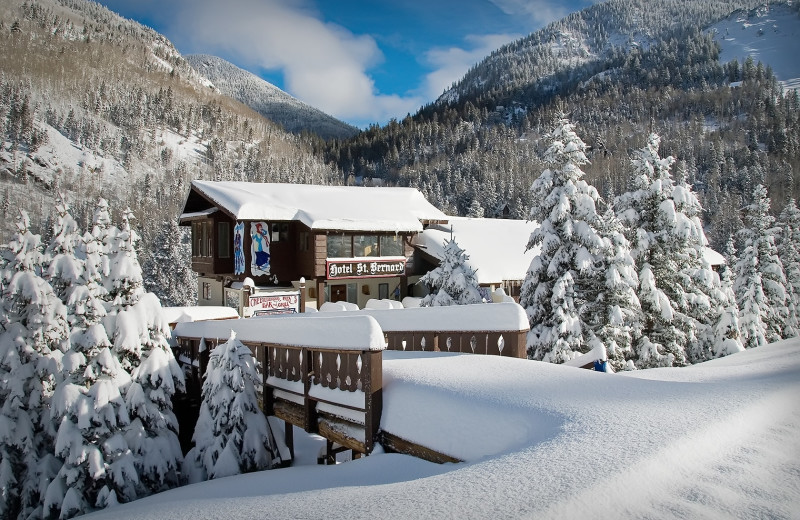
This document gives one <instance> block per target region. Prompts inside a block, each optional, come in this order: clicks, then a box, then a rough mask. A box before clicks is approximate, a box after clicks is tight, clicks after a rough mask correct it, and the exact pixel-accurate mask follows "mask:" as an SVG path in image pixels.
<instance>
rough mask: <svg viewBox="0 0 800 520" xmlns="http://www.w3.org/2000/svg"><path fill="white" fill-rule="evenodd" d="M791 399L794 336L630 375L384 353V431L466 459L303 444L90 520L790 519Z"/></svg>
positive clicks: (795, 444)
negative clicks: (355, 455)
mask: <svg viewBox="0 0 800 520" xmlns="http://www.w3.org/2000/svg"><path fill="white" fill-rule="evenodd" d="M798 397H800V339H797V340H792V341H785V342H781V343H776V344H773V345H769V346H766V347H762V348H759V349H754V350H750V351H747V352H742V353H740V354H735V355H732V356H729V357H727V358H723V359H719V360H715V361H711V362H707V363H703V364H701V365H695V366H693V367H689V368H683V369H679V368H666V369H656V370H648V371H641V372H638V373H633V374H605V373H597V372H590V371H586V370H580V369H576V368H569V367H564V366H556V365H549V364H546V363H539V362H532V361H527V360H517V359H507V358H499V357H490V356H471V355H445V354H440V355H436V356H435V357H431V356H430V355H428V356H425V357H424V358H423V356H422V355H421V354H412V353H399V352H386V354H385V360H384V416H383V421H382V426H383V428H385V429H387V430H388V431H391V432H392V433H394V434H396V435H400V436H404V437H407V438H409V439H410V440H416V441H418V442H422V443H425V444H427V445H428V446H429V447H431V448H434V449H437V450H439V451H442V452H445V453H449V454H451V455H454V456H456V457H459V458H462V459H464V460H466V461H467V462H465V463H461V464H445V465H436V464H431V463H427V462H424V461H421V460H417V459H414V458H412V457H407V456H402V455H396V454H392V455H390V454H374V455H372V456H370V457H367V458H365V459H361V460H357V461H352V462H346V463H344V464H339V465H337V466H315V465H313V463H314V462H315V460H316V454H317V450H318V449H319V445H318V444H313V443H312V440H311V439H310V438H309V437H306V436H304V437H302V438H301V439H300V441H299V445H298V448H297V455H298V459H299V460H298V466H297V467H293V468H288V469H281V470H275V471H267V472H262V473H257V474H251V475H243V476H238V477H231V478H226V479H221V480H218V481H212V482H205V483H202V484H198V485H194V486H188V487H184V488H181V489H177V490H173V491H170V492H167V493H162V494H160V495H157V496H153V497H150V498H147V499H143V500H140V501H137V502H134V503H132V504H127V505H124V506H120V507H118V508H115V509H114V510H113V511H106V512H101V513H96V514H95V515H92V516H91V518H113V519H114V520H122V519H144V518H173V519H183V518H185V519H192V520H199V519H202V518H309V517H314V518H317V517H325V518H348V519H349V518H375V517H378V518H421V517H424V518H429V517H448V518H449V517H461V518H490V517H494V518H517V517H536V518H587V517H591V518H620V517H627V518H754V517H769V518H798V515H800V435H798V434H799V433H800V399H798ZM309 464H311V465H309Z"/></svg>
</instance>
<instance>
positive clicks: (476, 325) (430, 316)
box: [264, 302, 529, 332]
mask: <svg viewBox="0 0 800 520" xmlns="http://www.w3.org/2000/svg"><path fill="white" fill-rule="evenodd" d="M310 316H326V317H346V316H371V317H372V318H374V319H375V320H376V321H377V322H378V324H379V325H380V327H381V329H382V330H383V331H384V332H393V331H406V330H418V331H436V330H441V331H465V332H466V331H486V330H497V331H512V330H513V331H519V330H528V328H529V325H528V317H527V315H526V314H525V310H524V309H523V308H522V307H520V306H519V305H518V304H516V303H512V302H505V303H476V304H473V305H452V306H445V307H416V308H410V309H363V310H360V311H332V312H324V313H316V314H311V315H310ZM264 318H265V319H273V318H275V317H268V316H265V317H264Z"/></svg>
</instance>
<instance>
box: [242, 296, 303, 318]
mask: <svg viewBox="0 0 800 520" xmlns="http://www.w3.org/2000/svg"><path fill="white" fill-rule="evenodd" d="M250 310H251V311H252V313H253V316H263V315H264V314H285V313H295V312H299V311H300V295H299V294H298V293H290V294H286V293H283V294H257V295H254V296H250Z"/></svg>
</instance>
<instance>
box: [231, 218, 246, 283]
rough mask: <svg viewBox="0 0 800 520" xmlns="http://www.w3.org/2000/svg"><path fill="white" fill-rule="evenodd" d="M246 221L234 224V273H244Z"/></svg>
mask: <svg viewBox="0 0 800 520" xmlns="http://www.w3.org/2000/svg"><path fill="white" fill-rule="evenodd" d="M243 240H244V222H237V223H236V225H235V226H233V273H234V274H244V264H245V262H244V246H243V244H244V242H243Z"/></svg>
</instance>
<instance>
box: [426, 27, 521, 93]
mask: <svg viewBox="0 0 800 520" xmlns="http://www.w3.org/2000/svg"><path fill="white" fill-rule="evenodd" d="M520 37H521V35H518V34H487V35H479V36H477V35H471V36H467V37H466V38H465V42H466V43H467V44H469V45H468V47H469V50H467V49H463V48H460V47H447V48H435V49H431V50H430V51H428V52H427V53H426V56H425V58H426V62H427V63H428V65H430V66H432V67H433V68H434V70H433V72H430V73H428V74H427V75H426V76H425V84H424V85H423V86H422V87H421V89H420V90H421V92H422V94H423V96H424V97H425V98H427V99H436V98H438V97H439V96H440V95H441V94H442V92H444V90H446V89H448V88H450V86H451V85H452V84H453V82H455V81H458V80H460V79H461V78H462V77H463V76H464V74H466V73H467V71H468V70H469V69H470V67H472V66H473V65H475V64H476V63H478V62H479V61H481V60H482V59H483V58H485V57H486V56H488V55H489V54H490V53H491V52H492V51H494V50H496V49H497V48H499V47H501V46H503V45H504V44H506V43H509V42H512V41H514V40H516V39H518V38H520Z"/></svg>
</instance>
